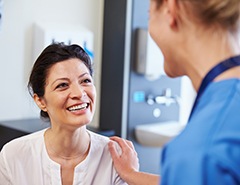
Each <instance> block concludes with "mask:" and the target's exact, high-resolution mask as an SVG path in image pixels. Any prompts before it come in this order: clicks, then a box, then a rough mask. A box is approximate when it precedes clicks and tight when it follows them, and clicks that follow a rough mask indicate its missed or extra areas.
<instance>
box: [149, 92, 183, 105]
mask: <svg viewBox="0 0 240 185" xmlns="http://www.w3.org/2000/svg"><path fill="white" fill-rule="evenodd" d="M147 103H148V104H149V105H153V104H154V103H157V104H160V105H165V106H170V105H171V104H173V103H177V104H180V98H179V97H178V96H172V90H171V89H170V88H166V89H165V90H164V91H163V94H162V95H157V96H153V95H152V94H149V95H148V96H147Z"/></svg>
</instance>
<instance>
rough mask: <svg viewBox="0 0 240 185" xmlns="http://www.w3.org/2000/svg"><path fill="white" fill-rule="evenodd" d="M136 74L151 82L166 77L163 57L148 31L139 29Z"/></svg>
mask: <svg viewBox="0 0 240 185" xmlns="http://www.w3.org/2000/svg"><path fill="white" fill-rule="evenodd" d="M136 31H137V33H136V34H137V45H136V64H135V65H136V66H135V68H136V72H137V73H138V74H142V75H144V76H145V77H146V78H147V79H149V80H155V79H158V78H159V77H160V76H161V75H164V74H165V72H164V69H163V61H164V59H163V55H162V52H161V50H160V49H159V47H158V46H157V45H156V43H155V42H154V41H153V39H152V38H151V36H150V35H149V32H148V30H147V29H140V28H139V29H137V30H136Z"/></svg>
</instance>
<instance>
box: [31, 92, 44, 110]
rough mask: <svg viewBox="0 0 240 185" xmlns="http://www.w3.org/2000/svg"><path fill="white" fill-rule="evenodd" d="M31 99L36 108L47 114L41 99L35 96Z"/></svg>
mask: <svg viewBox="0 0 240 185" xmlns="http://www.w3.org/2000/svg"><path fill="white" fill-rule="evenodd" d="M33 99H34V101H35V103H36V104H37V106H38V107H39V108H40V109H41V110H42V111H44V112H47V108H46V103H45V101H44V99H43V98H40V97H39V96H38V95H37V94H34V95H33Z"/></svg>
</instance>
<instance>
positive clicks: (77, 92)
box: [70, 85, 87, 98]
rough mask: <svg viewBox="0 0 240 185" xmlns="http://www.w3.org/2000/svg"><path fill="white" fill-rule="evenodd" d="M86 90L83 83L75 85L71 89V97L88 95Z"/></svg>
mask: <svg viewBox="0 0 240 185" xmlns="http://www.w3.org/2000/svg"><path fill="white" fill-rule="evenodd" d="M86 94H87V93H86V92H85V90H84V88H83V87H82V86H81V85H73V86H72V87H71V89H70V96H71V98H74V97H78V98H81V97H83V96H86Z"/></svg>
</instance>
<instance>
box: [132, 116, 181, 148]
mask: <svg viewBox="0 0 240 185" xmlns="http://www.w3.org/2000/svg"><path fill="white" fill-rule="evenodd" d="M184 127H185V125H183V124H180V123H179V122H177V121H168V122H161V123H153V124H144V125H138V126H136V127H135V136H136V139H137V141H138V142H139V143H140V144H142V145H144V146H149V147H162V146H163V145H164V144H165V143H167V142H168V141H170V140H171V139H172V138H174V137H176V136H177V135H178V134H179V133H180V132H181V131H182V130H183V128H184Z"/></svg>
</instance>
